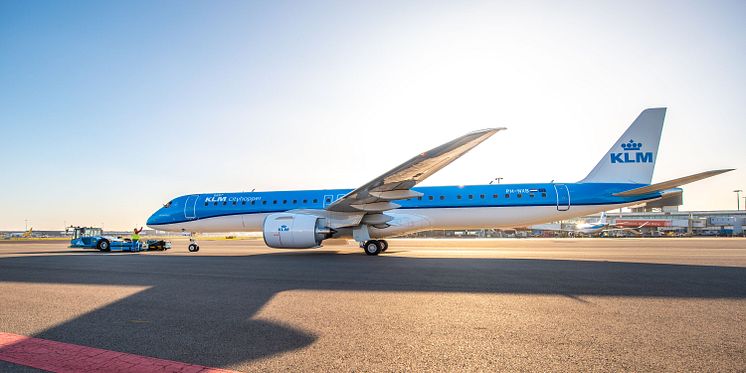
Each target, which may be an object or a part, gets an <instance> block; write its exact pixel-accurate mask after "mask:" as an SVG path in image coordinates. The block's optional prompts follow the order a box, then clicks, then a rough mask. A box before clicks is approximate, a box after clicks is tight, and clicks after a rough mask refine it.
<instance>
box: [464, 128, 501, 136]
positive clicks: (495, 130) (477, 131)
mask: <svg viewBox="0 0 746 373" xmlns="http://www.w3.org/2000/svg"><path fill="white" fill-rule="evenodd" d="M506 129H508V128H507V127H491V128H483V129H481V130H476V131H471V132H469V133H468V134H469V135H474V134H480V133H493V134H494V133H497V132H499V131H502V130H506Z"/></svg>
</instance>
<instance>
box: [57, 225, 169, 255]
mask: <svg viewBox="0 0 746 373" xmlns="http://www.w3.org/2000/svg"><path fill="white" fill-rule="evenodd" d="M66 231H68V232H71V234H72V240H70V247H71V248H81V249H98V250H100V251H145V250H168V249H170V248H171V242H169V241H164V240H147V241H146V242H144V243H143V242H132V240H130V239H129V238H125V239H122V238H121V237H110V236H104V235H103V230H102V229H101V228H94V227H69V228H67V229H66Z"/></svg>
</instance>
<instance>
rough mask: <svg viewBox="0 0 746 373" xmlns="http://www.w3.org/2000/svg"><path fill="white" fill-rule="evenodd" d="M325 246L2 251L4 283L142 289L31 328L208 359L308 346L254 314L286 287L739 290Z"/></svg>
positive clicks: (305, 336) (692, 279) (718, 278)
mask: <svg viewBox="0 0 746 373" xmlns="http://www.w3.org/2000/svg"><path fill="white" fill-rule="evenodd" d="M329 254H330V253H329V252H328V251H315V252H310V251H309V252H307V253H306V252H304V253H292V254H289V253H282V252H280V253H277V254H263V255H255V256H230V257H223V256H168V255H122V256H107V255H89V256H29V257H13V258H4V259H0V281H13V282H28V283H63V284H97V285H136V286H148V287H149V288H148V289H147V290H144V291H141V292H138V293H136V294H134V295H131V296H129V297H127V298H124V299H121V300H119V301H117V302H114V303H112V304H109V305H106V306H104V307H102V308H99V309H95V310H93V311H91V312H89V313H86V314H84V315H82V316H80V317H77V318H75V319H72V320H69V321H67V322H65V323H63V324H60V325H57V326H55V327H52V328H50V329H47V330H45V331H43V332H41V333H38V334H37V335H35V336H36V337H39V338H45V339H51V340H56V341H62V342H68V343H75V344H81V345H87V346H93V347H98V348H104V349H111V350H115V351H122V352H129V353H134V354H141V355H147V356H155V357H159V358H165V359H172V360H177V361H184V362H190V363H195V364H203V365H208V366H226V365H231V364H238V363H241V362H247V361H251V360H254V359H258V358H262V357H267V356H271V355H274V354H278V353H282V352H286V351H291V350H294V349H299V348H302V347H305V346H308V345H310V344H311V343H313V342H314V341H315V340H316V339H317V336H316V335H314V334H312V333H310V332H307V331H304V330H299V329H297V328H294V327H292V326H289V325H282V324H278V323H274V322H268V321H264V320H255V319H252V317H253V316H254V315H255V314H256V313H257V312H258V311H259V310H260V309H261V307H262V306H264V305H265V304H266V303H267V302H269V301H270V299H271V298H272V297H273V296H274V295H276V294H278V293H279V292H281V291H286V290H296V289H308V290H342V291H404V292H408V291H413V292H421V291H426V292H466V293H494V294H547V295H562V296H568V297H571V298H573V299H578V298H577V297H578V296H583V295H601V296H626V297H679V298H709V299H714V298H726V299H727V298H729V299H743V298H746V268H737V267H718V266H694V265H666V264H642V263H620V262H597V261H572V260H533V259H459V258H455V259H453V258H449V259H446V258H438V259H428V258H401V257H392V256H385V255H383V256H380V257H376V258H370V257H366V256H365V255H362V254H361V255H333V254H332V255H329ZM413 311H414V310H413ZM132 320H143V321H144V322H138V323H133V321H132Z"/></svg>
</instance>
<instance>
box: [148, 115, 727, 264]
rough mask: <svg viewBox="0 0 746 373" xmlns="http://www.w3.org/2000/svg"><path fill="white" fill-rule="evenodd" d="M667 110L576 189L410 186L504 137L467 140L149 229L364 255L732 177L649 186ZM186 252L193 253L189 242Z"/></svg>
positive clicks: (154, 223)
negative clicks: (332, 243) (411, 240)
mask: <svg viewBox="0 0 746 373" xmlns="http://www.w3.org/2000/svg"><path fill="white" fill-rule="evenodd" d="M665 114H666V109H665V108H654V109H647V110H644V111H643V112H642V113H641V114H640V115H639V116H638V117H637V119H636V120H635V121H634V122H633V123H632V125H631V126H630V127H629V128H628V129H627V131H626V132H624V134H623V135H622V137H620V138H619V140H617V141H616V142H615V143H614V145H613V146H612V147H611V149H609V151H608V152H607V153H606V154H605V155H604V156H603V157H602V158H601V160H600V161H599V162H598V164H597V165H596V167H595V168H593V170H591V172H590V173H589V174H588V176H586V177H585V178H584V179H583V180H580V181H579V182H576V183H555V182H551V183H530V184H490V185H465V186H431V187H416V186H417V184H419V183H420V182H422V181H423V180H425V179H427V178H428V177H429V176H430V175H432V174H434V173H435V172H437V171H438V170H440V169H442V168H443V167H445V166H447V165H448V164H450V163H451V162H453V161H455V160H456V159H458V158H459V157H461V156H462V155H464V154H465V153H466V152H468V151H469V150H471V149H472V148H474V147H475V146H477V145H479V144H480V143H482V142H483V141H485V140H487V138H489V137H490V136H492V135H494V134H495V133H497V132H499V131H501V130H504V129H505V128H488V129H483V130H479V131H474V132H471V133H468V134H466V135H463V136H461V137H459V138H457V139H454V140H452V141H449V142H447V143H445V144H443V145H441V146H438V147H436V148H433V149H431V150H428V151H426V152H423V153H420V154H418V155H416V156H415V157H414V158H412V159H410V160H408V161H406V162H404V163H402V164H401V165H399V166H397V167H396V168H394V169H392V170H391V171H389V172H386V173H385V174H383V175H381V176H379V177H377V178H375V179H373V180H371V181H370V182H368V183H366V184H364V185H362V186H360V187H359V188H357V189H328V190H297V191H271V192H247V193H206V194H190V195H185V196H181V197H177V198H175V199H174V200H172V201H170V202H168V203H166V204H165V205H164V206H163V207H162V208H160V209H159V210H158V211H156V212H155V213H154V214H153V215H152V216H151V217H150V218H149V219H148V222H147V225H148V226H149V227H151V228H153V229H157V230H162V231H174V232H176V231H179V232H191V233H193V232H240V231H248V232H262V233H263V235H264V242H265V243H266V244H267V246H269V247H273V248H279V249H282V248H316V247H320V246H321V245H322V243H323V241H324V240H326V239H329V238H352V239H354V240H355V241H357V242H359V243H360V245H361V247H362V248H363V250H364V251H365V253H366V254H368V255H378V254H379V253H381V252H384V251H386V249H387V248H388V243H387V242H386V240H385V238H387V237H394V236H401V235H404V234H408V233H414V232H419V231H426V230H434V229H483V228H513V227H521V226H528V225H531V224H539V223H546V222H552V221H559V220H565V219H570V218H575V217H580V216H585V215H589V214H593V213H598V212H601V211H607V210H611V209H617V208H621V207H625V206H631V205H637V204H640V203H645V202H650V201H655V200H660V199H663V198H677V197H680V196H681V193H682V190H681V189H680V188H678V187H679V186H681V185H684V184H687V183H690V182H693V181H697V180H701V179H704V178H708V177H711V176H714V175H717V174H721V173H723V172H727V171H731V169H725V170H714V171H707V172H702V173H698V174H694V175H690V176H686V177H682V178H678V179H674V180H669V181H665V182H662V183H656V184H651V180H652V176H653V169H654V167H655V161H656V160H657V156H658V144H659V142H660V136H661V131H662V129H663V119H664V118H665ZM190 241H191V243H190V244H189V251H198V250H199V246H198V245H197V242H196V241H195V240H194V238H192V239H191V240H190Z"/></svg>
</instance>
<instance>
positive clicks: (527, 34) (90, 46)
mask: <svg viewBox="0 0 746 373" xmlns="http://www.w3.org/2000/svg"><path fill="white" fill-rule="evenodd" d="M744 15H746V2H744V1H733V2H717V1H698V2H689V1H671V2H651V1H640V2H636V1H615V2H606V3H604V2H596V1H578V2H572V1H546V2H523V1H520V2H519V1H505V2H500V1H486V2H479V1H452V2H433V1H423V2H408V1H391V2H385V1H367V2H349V1H338V2H325V1H324V2H312V1H297V2H280V1H264V2H249V1H181V0H180V1H98V0H97V1H85V2H82V1H72V0H69V1H35V0H20V1H10V0H2V1H0V128H1V129H2V131H1V133H2V135H1V136H2V144H1V146H0V159H1V160H2V163H1V164H2V173H1V174H0V192H2V197H3V203H2V204H1V205H0V229H21V228H23V227H24V219H28V220H29V221H30V225H32V226H34V227H35V228H36V229H62V228H63V225H64V224H65V223H67V224H68V225H69V224H75V225H96V226H99V225H101V224H103V225H104V228H106V229H130V228H131V227H133V226H140V225H143V224H144V223H145V220H146V219H147V217H148V216H149V215H150V214H151V213H152V212H153V211H154V210H155V209H156V208H158V207H159V206H160V205H161V204H163V203H165V202H167V201H168V200H169V199H171V198H172V197H175V196H177V195H183V194H188V193H200V192H228V191H248V190H251V189H253V188H256V189H257V190H271V189H312V188H343V187H349V188H354V187H356V186H359V185H361V184H363V183H365V182H367V181H369V180H370V179H372V178H373V177H375V176H377V175H379V174H381V173H383V172H385V171H387V170H388V169H390V168H392V167H394V166H396V165H398V164H399V163H401V162H403V161H405V160H407V159H409V158H410V157H412V156H414V155H415V154H418V153H420V152H421V151H423V150H426V149H429V148H430V147H433V146H436V145H439V144H440V143H442V142H445V141H448V140H450V139H451V138H453V137H456V136H459V135H461V134H463V133H465V132H468V131H471V130H474V129H480V128H484V127H493V126H506V127H508V131H504V132H500V133H498V134H497V135H495V136H494V137H493V138H491V139H490V140H488V141H487V142H485V143H483V144H482V145H481V146H479V147H477V148H476V149H475V150H474V151H472V152H471V153H469V154H467V155H466V156H464V157H463V158H462V159H460V160H458V161H457V162H455V163H453V164H452V165H450V166H448V167H447V168H445V169H444V170H442V171H440V172H439V173H437V174H435V175H434V176H433V177H431V178H430V179H428V180H427V181H426V182H425V184H424V185H443V184H483V183H487V182H489V181H490V180H491V179H493V178H495V177H503V178H504V179H503V182H504V183H518V182H548V181H550V180H553V179H554V180H557V181H566V182H572V181H577V180H579V179H581V178H583V177H584V176H585V175H586V173H587V172H589V171H590V170H591V168H593V166H594V165H595V164H596V162H597V161H598V159H599V158H600V157H601V156H602V155H603V154H604V153H605V152H606V150H607V149H608V148H609V147H610V146H611V145H612V143H613V142H614V141H615V140H616V139H617V138H618V137H619V136H620V135H621V133H622V132H623V131H624V129H626V127H627V126H628V125H629V124H630V123H631V122H632V121H633V120H634V118H635V117H636V116H637V115H638V114H639V112H640V111H641V110H643V109H644V108H646V107H658V106H666V107H668V115H667V118H666V125H665V127H664V132H663V139H662V142H661V148H660V154H659V158H658V163H657V168H656V174H655V176H654V181H663V180H667V179H672V178H675V177H679V176H684V175H688V174H691V173H695V172H700V171H704V170H708V169H714V168H727V167H735V168H738V170H737V171H734V172H732V173H729V174H725V175H721V176H718V177H716V178H713V179H709V180H705V181H701V182H698V183H695V184H691V185H689V186H686V187H685V193H684V200H685V205H684V206H683V208H684V209H690V210H698V209H734V208H735V205H736V197H735V194H734V193H733V192H732V191H733V190H734V189H746V164H744V163H745V162H744V161H745V160H746V146H745V143H746V120H745V118H746V26H745V25H746V23H744ZM745 195H746V194H745ZM742 208H743V203H742Z"/></svg>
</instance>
